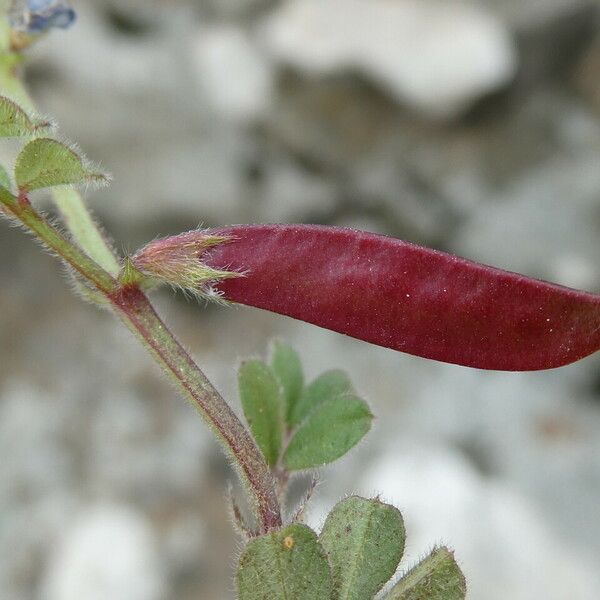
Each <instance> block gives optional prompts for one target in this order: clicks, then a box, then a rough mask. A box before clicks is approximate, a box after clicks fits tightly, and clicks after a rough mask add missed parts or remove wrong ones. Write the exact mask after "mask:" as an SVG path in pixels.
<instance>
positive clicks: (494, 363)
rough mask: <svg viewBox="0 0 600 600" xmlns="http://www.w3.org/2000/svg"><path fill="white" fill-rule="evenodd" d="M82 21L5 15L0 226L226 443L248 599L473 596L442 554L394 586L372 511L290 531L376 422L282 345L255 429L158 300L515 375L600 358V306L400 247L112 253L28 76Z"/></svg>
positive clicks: (347, 243) (151, 247) (392, 557)
mask: <svg viewBox="0 0 600 600" xmlns="http://www.w3.org/2000/svg"><path fill="white" fill-rule="evenodd" d="M74 19H75V12H74V10H73V8H72V7H71V6H70V5H69V4H68V3H67V2H64V1H63V0H27V1H20V2H13V3H10V5H8V4H5V5H4V7H3V14H2V18H1V20H0V45H1V47H0V67H1V68H0V136H1V137H5V138H17V139H19V140H20V141H21V147H20V150H19V152H18V154H17V156H16V160H15V163H14V167H13V169H11V170H10V171H9V170H7V169H3V168H0V214H2V216H4V217H5V218H6V219H8V220H10V221H12V222H15V223H18V224H20V225H21V226H22V227H23V228H24V229H26V230H27V231H28V232H29V233H31V234H33V235H34V236H35V237H36V238H37V239H38V240H39V241H40V242H41V243H42V244H43V245H44V246H45V247H46V248H48V249H49V250H51V251H52V252H53V253H54V254H55V255H56V256H57V257H58V258H59V259H60V260H61V261H62V262H63V263H64V264H65V265H66V267H67V269H68V271H69V273H71V275H72V277H73V279H74V281H75V282H76V287H77V289H78V290H79V291H80V292H81V294H82V295H83V296H84V297H85V298H86V299H88V300H90V301H91V302H94V303H96V304H98V305H101V306H103V307H109V308H110V309H111V310H112V311H113V312H114V314H115V315H116V317H117V318H118V319H120V320H121V321H122V322H123V324H124V325H125V326H126V327H127V328H129V329H130V330H131V331H132V332H133V334H134V335H135V336H136V337H137V339H138V340H139V341H140V342H141V343H142V344H143V346H144V347H145V348H146V349H147V350H148V352H149V353H150V355H151V356H152V358H153V359H154V360H155V361H156V362H157V363H158V364H159V365H160V366H161V367H162V370H163V371H164V373H165V375H166V376H167V377H168V378H169V379H170V380H171V381H172V382H173V383H174V384H175V386H176V387H177V388H178V389H179V391H180V392H181V395H182V396H184V397H185V398H186V399H187V400H188V401H189V402H190V403H191V404H192V405H193V406H194V407H195V408H196V409H197V410H198V412H199V413H200V415H201V416H202V417H203V418H204V420H205V421H206V423H207V424H208V426H209V428H210V429H211V430H212V431H213V433H214V434H215V437H216V438H217V440H218V441H219V442H220V443H221V445H222V447H223V449H224V451H225V452H226V454H227V455H228V457H229V459H230V460H231V462H232V464H233V465H234V468H235V470H236V472H237V474H238V476H239V478H240V481H241V482H242V484H243V486H244V489H245V491H246V493H247V496H248V499H249V504H250V506H251V509H252V510H251V514H250V515H248V516H244V515H243V514H242V511H241V510H240V509H239V508H238V506H237V503H236V502H235V500H234V499H233V498H230V502H231V509H232V515H233V518H234V522H235V526H236V528H237V530H238V531H239V532H240V535H241V536H242V537H243V539H244V543H245V545H244V548H243V550H242V552H241V555H240V557H239V561H238V566H237V571H236V575H235V582H236V590H237V596H238V598H239V599H240V600H262V599H269V600H280V599H281V600H284V599H285V600H322V599H329V600H350V599H352V600H372V599H373V598H374V597H375V596H376V595H377V594H380V592H381V590H382V588H383V587H384V586H385V585H386V584H388V587H387V595H386V596H385V598H387V600H462V599H464V597H465V594H466V584H465V580H464V577H463V575H462V573H461V571H460V569H459V567H458V566H457V563H456V562H455V560H454V556H453V553H452V552H451V551H450V550H448V549H447V548H445V547H443V546H440V547H437V548H434V549H433V550H432V552H431V553H430V554H429V555H428V556H426V557H425V558H424V559H423V560H422V561H421V562H420V563H418V564H417V565H415V566H414V567H412V568H411V569H410V570H408V571H407V572H406V573H405V575H404V576H403V577H401V578H399V579H397V581H394V582H392V583H390V581H391V580H392V579H393V578H394V577H395V573H396V570H397V568H398V565H399V563H400V561H401V558H402V554H403V550H404V544H405V529H404V522H403V519H402V515H401V514H400V512H399V511H398V510H397V509H396V508H394V507H393V506H391V505H388V504H386V503H384V502H382V501H380V500H379V499H378V498H376V499H366V498H361V497H357V496H350V497H346V498H345V499H344V500H342V501H341V502H339V504H337V505H336V506H335V507H334V508H333V510H332V511H331V512H330V514H329V515H328V517H327V519H326V521H325V524H324V526H323V528H322V530H321V531H320V532H319V533H317V532H315V531H314V530H313V529H311V528H310V527H308V526H307V525H305V524H304V523H303V522H302V515H303V507H301V508H300V509H299V510H298V511H297V512H296V513H294V514H293V515H292V516H290V517H287V518H284V516H283V515H284V511H283V510H282V507H283V506H284V503H285V498H286V490H287V488H288V484H289V481H290V477H291V476H292V475H293V473H295V472H298V471H307V470H308V471H314V470H315V469H317V468H318V467H320V466H321V465H324V464H327V463H330V462H332V461H335V460H336V459H338V458H339V457H341V456H342V455H344V454H345V453H346V452H348V451H349V450H350V449H351V448H353V447H354V446H355V445H356V444H357V443H358V442H359V441H360V440H361V439H362V438H363V437H364V436H365V435H366V434H367V432H368V431H369V429H370V427H371V422H372V419H373V415H372V413H371V409H370V408H369V406H368V405H367V403H366V402H365V400H364V399H363V398H362V397H361V395H360V393H359V391H357V390H356V389H355V387H354V385H353V383H352V382H351V380H350V378H349V377H348V375H347V374H346V373H345V372H344V371H341V370H332V371H327V372H325V373H323V374H321V375H320V376H319V377H317V378H316V379H314V380H313V381H309V382H306V381H305V380H304V376H303V370H302V365H301V361H300V358H299V356H298V355H297V354H296V352H295V351H294V350H293V349H292V348H291V347H289V346H287V345H286V344H284V343H281V342H277V343H274V344H273V345H272V347H271V350H270V352H269V355H268V357H267V358H266V359H265V360H259V359H252V360H248V361H246V362H243V363H242V364H241V366H240V368H239V372H238V386H239V395H240V400H241V405H242V408H243V412H244V417H245V420H246V424H244V423H242V421H241V420H240V419H239V418H238V417H237V416H236V414H235V413H234V412H233V410H232V409H231V408H230V406H229V405H228V404H227V403H226V402H225V401H224V399H223V398H222V397H221V395H220V394H219V392H218V391H217V390H216V389H215V388H214V387H213V385H212V384H211V382H210V381H209V380H208V379H207V378H206V376H205V375H204V373H203V372H202V371H201V370H200V368H199V367H198V366H197V365H196V363H195V362H194V361H193V360H192V358H191V357H190V355H189V354H188V353H187V352H186V350H185V349H184V348H183V347H182V345H181V344H180V343H179V342H178V341H177V339H176V338H175V337H174V335H173V334H172V333H171V331H170V330H169V328H168V327H167V326H166V325H165V323H164V322H163V321H162V320H161V318H160V317H159V316H158V314H157V313H156V311H155V309H154V308H153V306H152V304H151V303H150V301H149V299H148V295H147V294H148V292H150V291H151V290H152V289H153V288H154V287H156V286H160V285H164V284H167V285H170V286H172V287H175V288H180V289H183V290H185V291H186V292H191V293H193V294H196V295H199V296H203V297H205V298H209V299H214V300H217V301H220V302H222V303H224V304H227V303H229V302H234V303H241V304H246V305H249V306H254V307H258V308H261V309H265V310H270V311H274V312H277V313H280V314H283V315H287V316H290V317H293V318H295V319H300V320H303V321H306V322H308V323H312V324H314V325H318V326H320V327H325V328H327V329H331V330H333V331H336V332H339V333H341V334H345V335H349V336H352V337H355V338H358V339H361V340H364V341H365V342H369V343H372V344H377V345H380V346H385V347H387V348H392V349H394V350H398V351H401V352H407V353H410V354H414V355H417V356H422V357H425V358H429V359H434V360H438V361H444V362H449V363H454V364H458V365H465V366H469V367H474V368H479V369H498V370H507V371H525V370H537V369H550V368H554V367H560V366H562V365H566V364H568V363H571V362H573V361H576V360H579V359H582V358H584V357H586V356H588V355H590V354H592V353H594V352H596V351H598V350H599V349H600V296H599V295H597V294H593V293H588V292H582V291H576V290H572V289H568V288H564V287H561V286H559V285H555V284H551V283H546V282H542V281H537V280H533V279H530V278H528V277H525V276H522V275H517V274H514V273H508V272H505V271H501V270H498V269H494V268H491V267H487V266H484V265H480V264H477V263H474V262H471V261H468V260H465V259H462V258H458V257H455V256H451V255H448V254H444V253H442V252H437V251H434V250H429V249H426V248H422V247H419V246H415V245H412V244H409V243H406V242H403V241H400V240H397V239H393V238H390V237H385V236H381V235H375V234H372V233H366V232H362V231H356V230H352V229H346V228H336V227H324V226H317V225H284V224H282V225H234V226H227V227H219V228H216V229H209V230H194V231H189V232H186V233H182V234H179V235H176V236H172V237H168V238H164V239H158V240H155V241H152V242H150V243H149V244H147V245H146V246H145V247H143V248H141V249H140V250H138V251H137V252H136V253H134V254H133V255H131V256H127V257H120V256H118V255H117V254H116V253H115V251H114V250H113V247H112V245H111V244H110V243H109V242H108V241H107V239H106V237H105V235H104V234H103V233H102V231H101V230H100V229H99V228H98V226H97V225H96V223H95V222H94V220H93V219H92V218H91V216H90V213H89V212H88V211H87V209H86V206H85V204H84V202H83V199H82V196H81V195H80V193H79V192H78V191H77V186H81V185H87V186H89V185H90V184H91V185H94V184H103V183H106V182H107V181H108V178H107V176H106V175H105V174H103V173H102V172H100V171H99V170H98V169H97V168H95V167H94V166H93V165H91V164H90V163H89V162H88V161H87V160H86V159H85V158H84V157H83V156H82V155H81V154H80V152H79V151H78V150H77V149H76V148H74V147H71V146H69V145H66V144H65V143H63V142H62V141H59V139H57V138H55V137H54V133H53V130H54V128H53V125H52V123H51V121H49V120H48V119H45V118H42V117H40V115H39V114H37V113H36V111H35V108H34V105H33V102H32V100H31V98H30V97H29V95H28V94H27V91H26V90H25V88H24V86H23V85H22V83H21V82H20V80H19V79H18V77H17V75H18V72H17V65H18V64H19V63H20V62H21V60H22V53H23V51H24V50H25V49H26V48H27V47H28V46H29V45H31V44H32V43H34V42H36V41H37V40H38V39H39V38H41V37H43V35H44V34H45V33H47V32H48V31H49V30H51V29H53V28H57V27H58V28H65V27H68V26H69V25H71V24H72V23H73V21H74ZM46 188H49V189H50V191H51V193H52V198H53V201H54V203H55V205H56V208H57V211H58V213H59V215H60V216H61V218H62V223H63V227H62V228H60V227H59V226H57V225H56V223H55V222H52V221H50V220H48V219H47V218H46V217H45V216H44V215H43V214H42V213H41V212H40V211H39V210H38V209H37V208H36V207H35V205H34V203H33V202H32V198H31V193H32V192H35V191H36V190H39V189H46ZM223 310H227V308H226V307H225V308H223ZM313 487H314V485H311V486H310V489H309V491H308V493H307V497H306V501H308V500H309V499H310V492H311V491H312V489H313ZM379 597H381V596H379Z"/></svg>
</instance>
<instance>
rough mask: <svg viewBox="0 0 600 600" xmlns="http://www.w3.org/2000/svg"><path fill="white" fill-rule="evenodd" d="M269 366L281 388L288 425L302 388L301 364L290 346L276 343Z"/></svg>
mask: <svg viewBox="0 0 600 600" xmlns="http://www.w3.org/2000/svg"><path fill="white" fill-rule="evenodd" d="M271 366H272V367H273V371H274V372H275V375H277V377H278V378H279V381H280V382H281V385H282V386H283V393H284V399H285V415H284V416H285V420H286V422H287V423H288V425H289V424H290V415H291V414H292V410H293V408H294V405H295V404H296V402H297V401H298V398H299V397H300V394H301V393H302V388H303V386H304V375H303V373H302V364H301V363H300V358H299V357H298V354H296V352H295V351H294V349H293V348H292V347H291V346H288V345H287V344H284V343H282V342H279V341H276V342H274V343H273V349H272V352H271Z"/></svg>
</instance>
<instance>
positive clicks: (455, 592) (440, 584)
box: [385, 547, 467, 600]
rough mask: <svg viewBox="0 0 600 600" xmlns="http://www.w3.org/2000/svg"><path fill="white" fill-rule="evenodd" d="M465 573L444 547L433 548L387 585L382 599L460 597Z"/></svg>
mask: <svg viewBox="0 0 600 600" xmlns="http://www.w3.org/2000/svg"><path fill="white" fill-rule="evenodd" d="M466 595H467V585H466V583H465V577H464V575H463V574H462V572H461V570H460V568H459V566H458V565H457V564H456V561H455V560H454V554H453V553H452V552H450V550H448V548H444V547H441V548H436V549H435V550H434V551H433V552H432V553H431V554H430V555H429V556H428V557H427V558H425V559H423V560H422V561H421V562H420V563H419V564H418V565H416V566H415V567H413V568H412V569H411V570H410V571H409V572H408V573H407V574H406V575H405V576H404V577H402V579H401V580H400V581H399V582H398V583H397V584H396V585H395V586H394V587H393V588H392V589H391V591H390V593H389V594H388V595H387V596H386V598H385V600H422V599H425V598H426V599H427V600H464V598H465V596H466Z"/></svg>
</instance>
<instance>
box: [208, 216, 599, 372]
mask: <svg viewBox="0 0 600 600" xmlns="http://www.w3.org/2000/svg"><path fill="white" fill-rule="evenodd" d="M211 233H212V234H216V235H219V236H221V235H222V236H226V237H228V238H229V241H227V242H225V243H223V244H221V245H219V246H216V247H215V248H211V249H210V250H209V251H207V252H206V253H205V254H204V255H203V256H202V257H201V260H202V262H203V263H204V264H206V265H207V266H209V267H212V268H214V269H217V270H229V271H237V272H243V273H244V274H245V277H239V278H235V279H227V280H223V281H219V282H218V283H216V284H215V287H216V289H217V290H218V291H219V292H221V293H222V295H223V296H224V298H226V299H228V300H231V301H233V302H237V303H240V304H246V305H249V306H255V307H258V308H261V309H265V310H269V311H272V312H276V313H280V314H282V315H287V316H290V317H293V318H296V319H300V320H302V321H306V322H308V323H312V324H314V325H318V326H320V327H324V328H326V329H330V330H333V331H337V332H339V333H343V334H346V335H349V336H352V337H354V338H358V339H361V340H365V341H367V342H371V343H373V344H377V345H378V346H384V347H386V348H392V349H394V350H399V351H402V352H407V353H409V354H414V355H417V356H422V357H426V358H430V359H435V360H439V361H443V362H448V363H453V364H458V365H465V366H469V367H476V368H479V369H496V370H505V371H529V370H539V369H550V368H554V367H560V366H562V365H565V364H568V363H571V362H573V361H576V360H578V359H580V358H583V357H585V356H587V355H589V354H592V353H593V352H596V351H597V350H599V349H600V295H597V294H591V293H587V292H580V291H576V290H572V289H569V288H565V287H562V286H559V285H555V284H551V283H546V282H543V281H538V280H535V279H531V278H528V277H525V276H523V275H518V274H515V273H510V272H506V271H501V270H499V269H495V268H492V267H488V266H485V265H481V264H478V263H474V262H472V261H469V260H465V259H462V258H459V257H456V256H452V255H449V254H445V253H443V252H438V251H436V250H430V249H427V248H422V247H419V246H416V245H413V244H410V243H407V242H403V241H401V240H397V239H394V238H391V237H387V236H382V235H376V234H372V233H365V232H361V231H355V230H352V229H346V228H338V227H327V226H317V225H236V226H231V227H225V228H220V229H216V230H213V231H212V232H211Z"/></svg>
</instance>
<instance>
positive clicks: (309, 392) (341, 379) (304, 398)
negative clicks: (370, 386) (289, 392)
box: [289, 370, 353, 426]
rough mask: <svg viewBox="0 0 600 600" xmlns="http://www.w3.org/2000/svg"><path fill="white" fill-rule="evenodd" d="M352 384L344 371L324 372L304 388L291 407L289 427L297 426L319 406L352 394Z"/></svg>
mask: <svg viewBox="0 0 600 600" xmlns="http://www.w3.org/2000/svg"><path fill="white" fill-rule="evenodd" d="M352 391H353V389H352V383H351V381H350V378H349V377H348V375H347V374H346V373H345V372H344V371H340V370H334V371H326V372H325V373H323V374H322V375H319V377H317V378H316V379H315V380H314V381H313V382H312V383H311V384H310V385H308V386H306V387H305V388H304V389H303V390H302V393H301V394H300V397H299V398H298V401H297V402H296V403H295V404H294V406H293V407H292V412H291V415H290V419H289V422H290V425H292V426H295V425H299V424H300V423H301V422H302V421H303V420H304V419H305V418H306V417H307V416H308V415H309V414H310V413H311V412H312V411H313V410H314V409H315V408H316V407H317V406H318V405H319V404H321V403H322V402H324V401H325V400H329V399H331V398H335V397H336V396H340V395H341V394H347V393H350V392H352Z"/></svg>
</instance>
